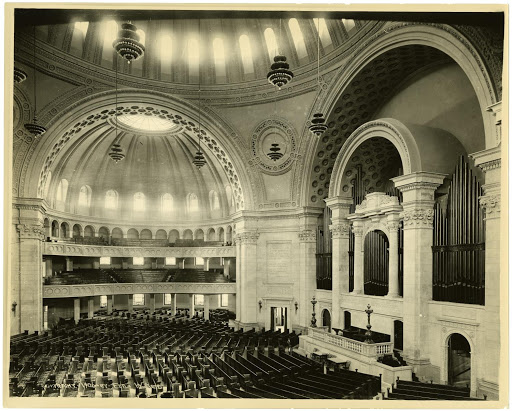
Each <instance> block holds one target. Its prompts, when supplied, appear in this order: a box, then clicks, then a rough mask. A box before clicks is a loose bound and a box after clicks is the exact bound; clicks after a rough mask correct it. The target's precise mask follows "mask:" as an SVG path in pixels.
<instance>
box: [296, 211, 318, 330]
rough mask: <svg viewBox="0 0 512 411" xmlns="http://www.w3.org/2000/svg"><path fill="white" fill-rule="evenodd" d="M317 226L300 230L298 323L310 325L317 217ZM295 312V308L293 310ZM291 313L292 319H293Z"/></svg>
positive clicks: (314, 275) (313, 292) (303, 325)
mask: <svg viewBox="0 0 512 411" xmlns="http://www.w3.org/2000/svg"><path fill="white" fill-rule="evenodd" d="M317 218H318V216H317V217H316V218H315V226H312V227H310V228H309V229H304V230H301V231H299V248H300V265H299V301H298V304H299V305H298V307H299V308H298V310H297V311H298V313H297V314H298V325H300V326H301V327H308V326H309V315H308V314H309V310H308V309H307V307H308V306H309V301H311V299H312V298H313V296H314V295H315V291H316V255H315V254H316V219H317ZM293 311H294V312H295V310H293ZM291 314H292V313H290V319H291Z"/></svg>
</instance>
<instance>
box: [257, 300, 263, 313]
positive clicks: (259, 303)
mask: <svg viewBox="0 0 512 411" xmlns="http://www.w3.org/2000/svg"><path fill="white" fill-rule="evenodd" d="M258 305H259V306H260V312H261V307H263V302H262V301H261V300H259V301H258Z"/></svg>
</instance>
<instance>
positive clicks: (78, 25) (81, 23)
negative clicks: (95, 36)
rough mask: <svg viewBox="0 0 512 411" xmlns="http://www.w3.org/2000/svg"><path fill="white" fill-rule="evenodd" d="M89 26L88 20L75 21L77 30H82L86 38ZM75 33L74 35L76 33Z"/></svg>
mask: <svg viewBox="0 0 512 411" xmlns="http://www.w3.org/2000/svg"><path fill="white" fill-rule="evenodd" d="M88 28H89V22H88V21H77V22H76V23H75V30H74V33H75V32H80V33H81V34H82V37H83V38H84V39H85V36H86V34H87V29H88ZM74 33H73V35H74Z"/></svg>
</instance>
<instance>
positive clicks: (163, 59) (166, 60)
mask: <svg viewBox="0 0 512 411" xmlns="http://www.w3.org/2000/svg"><path fill="white" fill-rule="evenodd" d="M171 61H172V38H171V36H170V35H169V34H164V35H162V36H160V65H161V71H162V73H165V74H170V73H171Z"/></svg>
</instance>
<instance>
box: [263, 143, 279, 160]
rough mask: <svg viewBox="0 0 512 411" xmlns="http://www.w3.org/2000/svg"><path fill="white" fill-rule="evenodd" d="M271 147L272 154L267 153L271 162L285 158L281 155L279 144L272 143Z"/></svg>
mask: <svg viewBox="0 0 512 411" xmlns="http://www.w3.org/2000/svg"><path fill="white" fill-rule="evenodd" d="M271 146H272V147H270V153H267V156H269V157H270V159H271V160H274V161H277V160H279V159H280V158H281V157H282V156H283V153H280V151H281V147H279V143H272V144H271Z"/></svg>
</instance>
